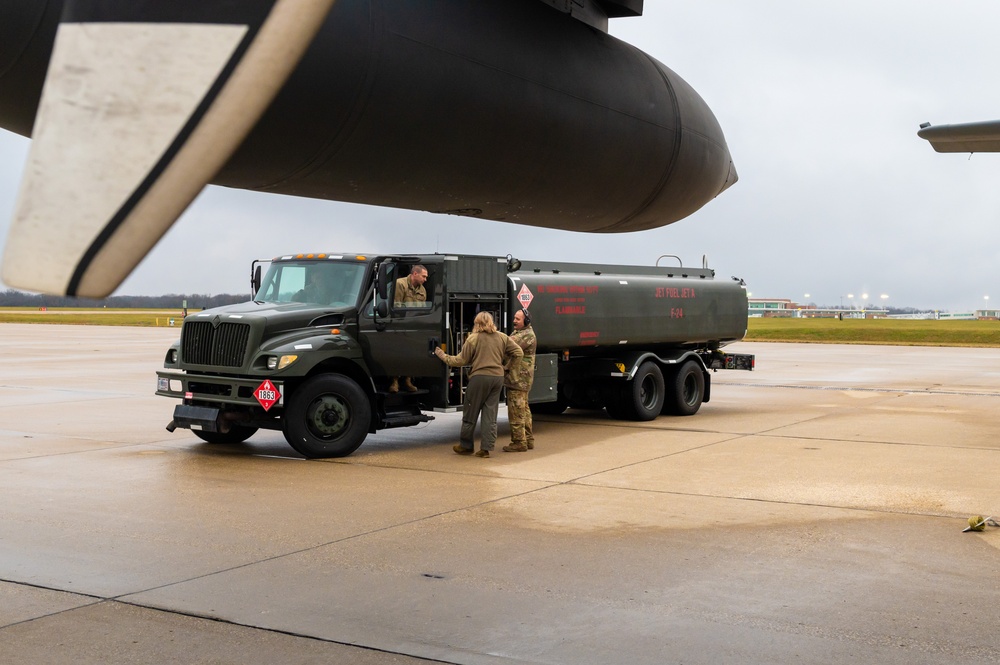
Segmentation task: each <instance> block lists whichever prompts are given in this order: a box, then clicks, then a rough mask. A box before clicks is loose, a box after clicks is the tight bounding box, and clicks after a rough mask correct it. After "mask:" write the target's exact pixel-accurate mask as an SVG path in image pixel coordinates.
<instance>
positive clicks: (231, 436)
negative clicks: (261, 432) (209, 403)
mask: <svg viewBox="0 0 1000 665" xmlns="http://www.w3.org/2000/svg"><path fill="white" fill-rule="evenodd" d="M191 431H192V432H194V435H195V436H196V437H198V438H199V439H201V440H202V441H204V442H205V443H243V442H244V441H246V440H247V439H249V438H250V437H251V436H253V435H254V434H255V433H256V432H257V428H256V427H250V426H248V425H232V426H231V427H230V428H229V431H228V432H226V433H225V434H223V433H222V432H206V431H204V430H200V429H193V430H191Z"/></svg>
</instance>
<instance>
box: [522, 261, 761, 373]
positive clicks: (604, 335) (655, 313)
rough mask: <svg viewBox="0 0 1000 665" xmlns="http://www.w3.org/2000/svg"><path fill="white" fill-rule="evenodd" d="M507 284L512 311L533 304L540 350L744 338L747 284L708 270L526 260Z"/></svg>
mask: <svg viewBox="0 0 1000 665" xmlns="http://www.w3.org/2000/svg"><path fill="white" fill-rule="evenodd" d="M587 268H589V269H587ZM508 279H509V280H510V283H511V296H512V298H511V307H512V311H511V314H512V315H513V312H515V311H517V309H518V308H520V307H521V306H522V305H524V304H526V305H527V310H528V312H529V314H530V315H531V326H532V328H533V329H534V331H535V336H536V338H537V339H538V352H539V353H552V352H556V353H558V352H562V351H564V350H568V351H570V352H571V353H587V352H595V351H598V350H599V349H600V348H601V347H605V348H607V347H616V348H622V347H636V346H637V347H657V346H664V347H675V348H676V347H692V348H695V347H698V348H700V347H706V346H707V347H714V346H716V345H717V346H723V345H725V344H728V343H730V342H735V341H739V340H741V339H743V337H744V336H745V335H746V330H747V292H746V287H745V285H744V284H743V282H742V281H741V280H737V279H733V278H727V279H717V278H716V277H715V275H714V271H712V270H709V269H694V268H681V267H676V268H675V267H670V268H662V267H659V268H658V267H649V268H646V267H639V266H597V265H594V266H587V267H584V266H579V265H567V264H564V265H559V264H546V265H545V266H541V265H537V266H536V265H533V264H528V263H525V264H523V265H522V267H521V269H520V270H518V271H517V272H514V273H511V274H510V275H508Z"/></svg>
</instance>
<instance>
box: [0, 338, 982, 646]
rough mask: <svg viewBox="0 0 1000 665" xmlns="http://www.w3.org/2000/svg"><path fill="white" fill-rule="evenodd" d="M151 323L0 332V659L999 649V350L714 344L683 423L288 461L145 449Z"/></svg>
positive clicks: (432, 431) (575, 428) (168, 441)
mask: <svg viewBox="0 0 1000 665" xmlns="http://www.w3.org/2000/svg"><path fill="white" fill-rule="evenodd" d="M178 334H179V331H178V330H176V329H173V330H171V329H140V328H114V327H83V326H61V325H16V324H5V325H0V479H2V482H0V662H5V663H77V664H79V663H112V664H117V663H213V664H218V663H234V664H235V663H240V664H244V663H275V662H282V663H331V662H335V663H363V664H367V663H372V664H376V663H377V664H383V663H420V662H445V663H520V662H524V663H573V664H579V663H626V662H627V663H634V664H643V663H650V664H653V663H655V664H662V663H689V664H697V663H706V664H708V663H711V664H713V665H718V664H720V663H777V662H798V663H848V662H852V663H853V662H856V663H875V662H877V663H906V664H907V665H912V664H914V663H996V662H1000V644H998V643H997V642H998V639H1000V633H998V631H997V627H998V626H1000V603H998V599H1000V578H998V561H1000V552H998V548H1000V528H993V527H988V528H987V529H986V531H984V532H981V533H963V532H962V529H963V528H964V527H965V526H966V520H967V518H968V517H969V516H970V515H974V514H982V515H991V514H1000V484H998V483H997V480H996V479H997V473H996V472H997V468H998V463H1000V437H998V433H1000V422H998V421H997V417H996V413H997V407H998V406H1000V349H955V348H948V349H943V348H923V347H876V346H844V345H799V344H750V343H741V344H738V345H734V346H733V347H732V348H733V350H738V351H742V352H749V353H755V354H756V355H757V370H756V371H754V372H718V373H716V374H715V375H714V377H713V378H714V385H713V391H712V401H711V402H709V403H708V404H705V405H704V406H703V407H702V409H701V411H700V412H699V413H698V414H697V415H695V416H693V417H688V418H679V417H675V418H671V417H661V418H659V419H657V420H656V421H653V422H651V423H623V422H617V421H613V420H609V419H608V418H607V417H606V416H605V415H604V414H603V412H586V411H573V410H571V411H568V412H567V413H566V414H564V415H562V416H558V417H554V416H537V417H536V418H535V432H536V438H537V441H538V447H537V448H536V449H535V450H534V451H531V452H528V453H502V452H497V453H495V454H494V457H492V458H490V459H486V460H483V459H478V458H470V457H460V456H458V455H455V454H453V453H452V452H451V446H452V444H454V443H455V442H456V441H457V437H458V430H459V420H460V416H459V415H458V414H445V415H443V416H442V415H439V416H438V417H437V419H436V420H435V421H434V422H432V423H428V424H425V425H423V426H420V427H414V428H404V429H399V430H389V431H386V432H384V433H379V434H377V435H372V436H370V437H369V439H368V440H367V441H366V443H365V444H364V445H363V446H362V447H361V449H360V450H358V452H356V453H355V454H354V455H352V456H351V457H348V458H346V459H341V460H325V461H306V460H303V459H301V458H300V457H298V456H297V455H296V454H295V453H294V452H293V451H292V450H291V448H289V447H288V446H287V445H286V444H285V442H284V439H283V437H282V436H281V434H280V433H277V432H259V433H258V434H256V435H255V436H254V437H253V438H251V439H250V440H249V441H248V442H247V443H246V444H244V445H238V446H229V445H208V444H204V443H202V442H200V440H198V439H197V438H195V437H194V436H193V435H191V433H190V432H188V431H185V430H178V431H177V432H175V433H173V434H170V433H168V432H166V430H165V429H164V425H166V423H167V422H168V421H169V420H170V415H171V412H172V409H173V403H172V402H171V401H170V400H167V399H165V398H161V397H156V396H155V395H154V394H153V392H154V390H155V374H154V372H155V370H156V369H157V368H158V367H160V366H161V362H162V358H163V354H164V352H165V350H166V348H167V346H168V345H169V344H170V343H171V342H172V341H174V339H175V338H176V337H177V335H178ZM500 430H501V439H504V438H506V437H507V436H508V430H507V426H506V419H505V416H504V412H503V410H502V409H501V422H500Z"/></svg>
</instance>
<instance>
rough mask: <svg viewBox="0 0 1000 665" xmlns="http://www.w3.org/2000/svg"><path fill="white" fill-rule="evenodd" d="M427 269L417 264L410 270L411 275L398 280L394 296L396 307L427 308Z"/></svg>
mask: <svg viewBox="0 0 1000 665" xmlns="http://www.w3.org/2000/svg"><path fill="white" fill-rule="evenodd" d="M426 281H427V268H425V267H424V266H422V265H420V264H417V265H415V266H413V267H412V268H410V274H409V275H407V276H405V277H400V278H399V279H397V280H396V291H395V294H394V296H393V305H394V306H395V307H425V306H426V303H427V289H425V288H424V282H426Z"/></svg>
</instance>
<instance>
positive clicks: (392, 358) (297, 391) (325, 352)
mask: <svg viewBox="0 0 1000 665" xmlns="http://www.w3.org/2000/svg"><path fill="white" fill-rule="evenodd" d="M263 263H269V265H268V266H267V271H266V272H264V273H263V274H262V272H263V271H262V267H263V265H262V264H263ZM415 265H422V266H424V268H426V269H427V275H428V276H427V281H426V283H425V284H424V289H425V291H426V294H427V297H426V300H424V301H419V302H396V301H395V300H394V292H395V288H394V287H395V282H396V280H398V279H401V278H407V277H408V275H409V274H410V270H411V268H412V267H413V266H415ZM251 272H252V288H253V299H252V300H251V301H250V302H247V303H243V304H239V305H232V306H227V307H219V308H215V309H211V310H206V311H203V312H199V313H196V314H193V315H191V316H188V317H187V318H186V319H185V321H184V324H183V326H182V328H181V339H180V341H179V342H178V343H177V344H175V345H174V346H173V347H171V349H170V350H169V351H168V353H167V355H166V358H165V361H164V369H163V370H160V371H158V372H157V381H158V383H157V394H158V395H162V396H165V397H172V398H175V399H180V400H181V403H180V404H178V405H177V406H176V407H175V409H174V415H173V420H172V421H171V422H170V423H169V424H168V429H169V430H171V431H173V429H175V428H177V427H181V428H189V429H191V430H192V431H193V432H194V433H195V434H196V435H197V436H198V437H200V438H201V439H203V440H205V441H207V442H210V443H236V442H241V441H244V440H245V439H247V438H248V437H250V436H251V435H253V433H254V432H256V431H257V430H258V429H274V430H281V431H282V432H283V433H284V435H285V438H286V440H287V441H288V443H289V444H290V445H291V446H292V447H293V448H294V449H295V450H297V451H298V452H300V453H301V454H303V455H305V456H306V457H339V456H343V455H348V454H350V453H351V452H353V451H354V450H356V449H357V447H358V446H360V445H361V443H362V442H363V441H364V438H365V437H366V435H367V434H368V433H372V432H375V431H378V430H380V429H385V428H388V427H400V426H406V425H414V424H417V423H420V422H426V421H427V420H431V419H432V418H433V416H432V415H429V414H432V413H434V412H435V411H452V410H457V409H460V408H461V404H462V398H463V395H464V389H465V374H464V371H463V370H462V369H451V368H449V367H447V366H446V365H444V364H443V363H442V362H441V361H440V360H438V359H437V358H436V357H435V356H434V349H435V348H437V347H438V346H441V347H442V348H444V349H445V350H446V351H447V352H448V353H452V354H454V353H458V352H459V350H460V349H461V344H462V342H463V341H464V339H465V336H466V334H467V333H468V332H469V331H470V330H471V328H472V321H473V319H474V318H475V315H476V314H477V313H479V312H480V311H484V310H485V311H489V312H491V313H492V314H493V316H494V318H495V319H496V321H497V322H498V324H499V325H501V326H503V325H506V324H505V321H506V318H507V317H506V313H507V311H508V307H507V282H506V274H507V263H506V259H503V258H498V257H475V256H462V257H457V256H449V255H442V254H432V255H412V256H403V255H394V256H374V257H371V256H367V255H361V254H354V255H351V254H325V253H319V254H296V255H289V256H282V257H277V258H275V259H272V260H271V261H269V262H255V266H254V269H253V270H252V271H251ZM397 376H405V377H411V379H412V381H413V383H414V384H415V385H416V386H417V391H416V392H412V393H411V392H405V391H404V392H397V393H390V392H389V390H388V387H389V384H390V382H391V380H392V378H393V377H397Z"/></svg>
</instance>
